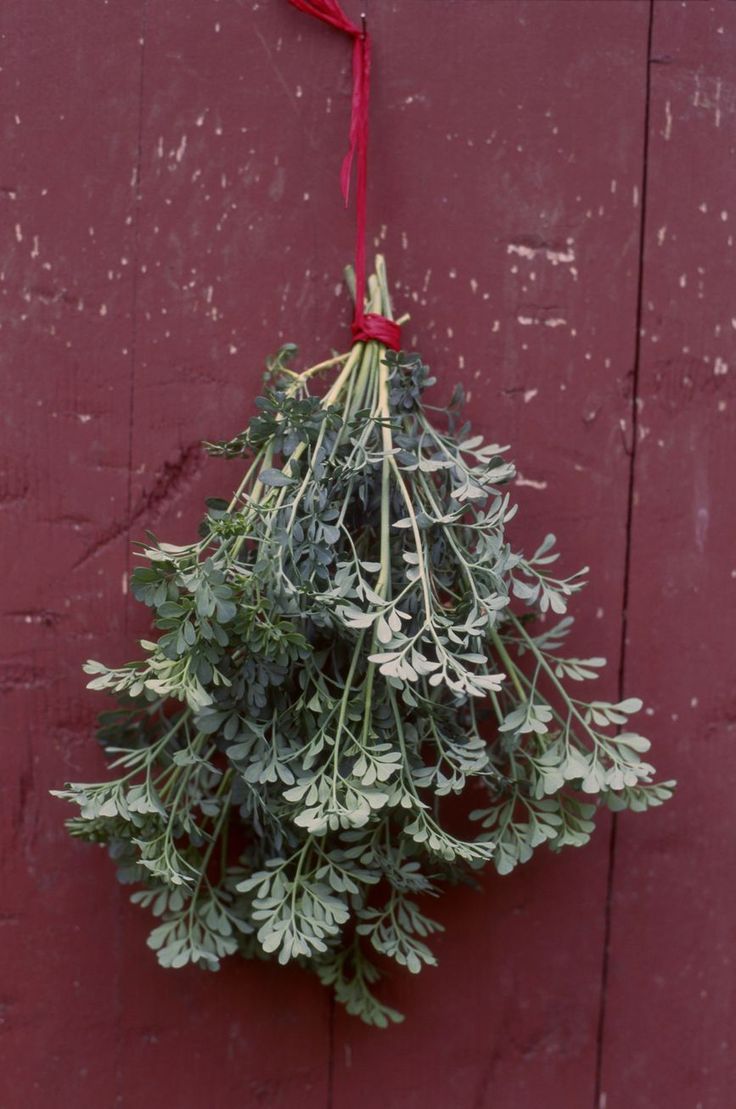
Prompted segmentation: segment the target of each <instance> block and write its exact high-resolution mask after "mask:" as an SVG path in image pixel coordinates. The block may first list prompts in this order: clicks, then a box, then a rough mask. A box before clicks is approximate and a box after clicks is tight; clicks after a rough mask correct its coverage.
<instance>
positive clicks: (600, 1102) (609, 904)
mask: <svg viewBox="0 0 736 1109" xmlns="http://www.w3.org/2000/svg"><path fill="white" fill-rule="evenodd" d="M654 4H655V0H649V18H648V23H647V34H646V58H645V84H644V136H643V149H642V172H641V214H640V217H639V259H638V267H637V294H636V314H635V321H636V322H635V328H636V330H635V334H634V366H633V374H632V387H631V448H630V452H629V473H628V494H627V505H626V542H625V550H624V573H623V597H622V614H621V640H620V644H619V668H618V696H619V699H620V700H622V699H623V697H624V685H625V676H626V647H627V641H628V625H629V587H630V578H631V552H632V534H633V520H634V492H635V481H636V454H637V446H638V441H639V403H638V401H639V378H640V365H641V339H642V318H643V308H644V249H645V243H646V229H647V188H648V179H649V174H648V170H649V128H650V115H651V112H650V108H651V65H652V63H651V56H652V37H653V29H654ZM617 839H618V817H617V815H616V814H615V813H614V814H613V815H612V818H611V831H610V836H609V841H608V872H607V877H606V900H605V908H604V928H603V960H602V965H601V985H600V1001H599V1009H598V1030H597V1035H596V1067H595V1093H594V1102H593V1109H605V1102H606V1099H605V1093H604V1091H603V1089H602V1081H603V1050H604V1041H605V1032H606V1015H607V1001H608V975H609V969H610V962H611V921H612V910H613V888H614V879H615V873H616V844H617Z"/></svg>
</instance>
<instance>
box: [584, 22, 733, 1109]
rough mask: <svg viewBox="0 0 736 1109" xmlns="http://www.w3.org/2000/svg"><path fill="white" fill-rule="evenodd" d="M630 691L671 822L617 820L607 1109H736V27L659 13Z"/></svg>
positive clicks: (664, 818)
mask: <svg viewBox="0 0 736 1109" xmlns="http://www.w3.org/2000/svg"><path fill="white" fill-rule="evenodd" d="M652 63H653V64H652V67H651V107H650V128H649V142H648V190H647V208H646V235H645V244H644V283H643V289H642V332H641V358H640V367H639V380H638V393H639V406H638V407H639V413H638V421H637V423H638V427H637V437H636V469H635V499H634V504H633V519H632V547H631V566H630V589H629V606H628V609H629V612H628V622H627V639H628V642H627V646H626V660H625V661H626V666H625V690H626V692H627V694H628V693H633V692H634V691H636V693H637V694H640V695H641V696H643V697H644V698H645V699H646V702H647V704H648V705H649V709H648V711H649V712H650V713H651V715H650V716H649V717H648V718H647V721H646V722H647V726H648V734H651V735H652V738H653V740H654V742H655V743H656V745H657V747H656V749H657V751H658V755H659V758H658V761H659V763H660V765H661V769H662V771H663V772H664V774H666V775H667V776H668V777H675V778H677V779H679V787H678V792H677V794H676V797H675V800H674V801H673V802H672V804H671V805H670V806H665V808H663V809H661V810H659V811H657V812H654V813H652V814H650V815H648V816H647V817H642V818H636V819H630V820H625V819H620V821H619V828H618V834H617V844H616V861H615V870H614V884H613V891H612V892H613V899H612V919H611V951H610V971H609V981H608V991H607V1004H606V1017H605V1025H604V1040H603V1046H604V1051H603V1064H604V1065H603V1076H602V1077H603V1081H602V1087H601V1091H602V1093H601V1101H600V1105H601V1109H624V1107H625V1109H629V1107H642V1109H644V1107H646V1109H659V1107H660V1106H662V1105H667V1106H672V1107H673V1109H695V1107H697V1106H700V1107H701V1109H720V1107H721V1106H726V1105H731V1104H732V1103H733V1088H734V1080H735V1079H736V1066H735V1065H734V1042H733V1032H734V1001H735V1000H736V999H735V996H734V970H733V960H734V940H735V939H736V935H735V934H734V932H735V930H734V909H735V907H736V899H735V897H734V892H733V883H732V882H731V880H730V877H729V875H731V874H732V873H733V870H734V865H735V864H736V836H734V829H733V815H732V814H733V800H732V789H733V782H734V778H735V776H736V754H735V747H734V739H735V738H736V725H735V721H736V707H735V705H734V696H733V682H732V680H731V676H732V673H733V629H734V622H735V619H736V596H735V594H736V556H735V554H734V538H736V508H735V507H734V498H733V490H732V479H731V474H732V473H733V468H734V465H736V437H735V436H734V405H735V404H736V395H735V394H734V373H735V372H736V311H734V308H735V306H736V299H735V297H734V290H735V288H736V265H735V263H734V257H735V248H734V237H735V236H736V207H735V206H734V197H736V160H735V159H734V154H735V153H736V10H734V6H733V4H728V3H723V2H720V3H711V4H697V3H688V4H667V3H656V4H655V6H654V25H653V37H652Z"/></svg>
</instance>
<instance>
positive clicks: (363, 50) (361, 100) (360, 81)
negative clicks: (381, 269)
mask: <svg viewBox="0 0 736 1109" xmlns="http://www.w3.org/2000/svg"><path fill="white" fill-rule="evenodd" d="M289 3H290V4H292V5H293V6H294V7H295V8H298V9H299V11H300V12H306V14H307V15H313V16H314V17H315V18H316V19H321V20H322V22H323V23H328V24H329V25H330V26H331V27H334V28H335V29H336V30H338V31H342V32H343V33H344V34H346V35H350V37H351V38H352V40H353V100H352V113H351V116H350V137H349V144H348V152H347V154H346V155H345V158H344V160H343V163H342V168H341V170H340V188H341V189H342V195H343V197H344V200H345V204H346V206H347V203H348V198H349V195H350V175H351V170H352V168H353V158H354V157H355V155H356V154H357V176H356V198H355V208H356V241H355V318H354V320H353V342H354V343H360V342H365V341H366V340H368V339H375V340H376V341H377V342H379V343H383V344H384V346H387V347H389V348H390V349H391V350H400V349H401V329H400V328H399V325H398V324H397V323H394V321H393V320H389V319H387V318H386V317H385V316H379V315H378V314H377V313H375V312H366V311H365V237H366V223H367V215H366V210H367V192H368V100H369V95H370V74H371V40H370V38H369V36H368V32H367V31H364V30H363V28H361V27H358V26H356V24H355V23H351V21H350V20H349V19H348V18H347V16H346V15H345V13H344V12H343V10H342V8H341V7H340V5H339V4H338V2H337V0H289Z"/></svg>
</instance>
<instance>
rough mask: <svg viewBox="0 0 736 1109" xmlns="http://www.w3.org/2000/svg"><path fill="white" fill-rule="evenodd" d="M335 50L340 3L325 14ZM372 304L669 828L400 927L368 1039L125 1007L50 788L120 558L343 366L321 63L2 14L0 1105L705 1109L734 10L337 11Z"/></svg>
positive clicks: (301, 39)
mask: <svg viewBox="0 0 736 1109" xmlns="http://www.w3.org/2000/svg"><path fill="white" fill-rule="evenodd" d="M346 6H347V7H348V9H349V10H350V12H351V14H354V15H355V14H357V13H358V10H359V9H358V8H356V6H355V4H347V5H346ZM366 6H367V8H368V18H369V20H370V26H371V29H372V31H373V34H374V37H375V51H376V53H375V83H374V87H375V94H374V102H373V113H372V135H373V142H372V178H371V186H370V218H371V223H372V227H373V228H374V229H375V234H376V243H377V244H380V246H381V248H382V249H384V250H385V251H386V252H387V255H388V259H389V272H390V275H391V277H392V279H393V284H394V287H395V291H396V301H397V306H398V307H399V308H400V309H401V310H404V309H408V310H410V311H411V314H412V323H411V325H410V328H409V331H410V333H412V334H413V336H415V337H416V343H417V345H418V348H419V349H420V350H421V351H422V352H423V354H424V355H425V357H426V358H427V359H428V360H429V361H430V363H431V364H432V366H433V368H434V369H435V370H436V371H437V372H438V374H439V377H440V380H441V384H440V385H439V386H438V390H439V393H440V394H441V395H447V394H449V391H450V389H451V387H452V385H453V383H454V382H455V381H456V380H457V379H462V380H463V381H464V382H465V384H466V386H467V387H468V389H469V390H470V392H471V394H472V407H473V411H474V418H475V422H476V423H477V425H478V428H479V430H482V431H484V432H486V433H488V434H489V435H491V436H493V437H494V438H499V439H501V440H503V441H508V442H511V443H512V444H513V456H514V457H515V459H516V460H517V462H518V465H519V469H520V472H521V481H520V482H519V488H518V496H519V499H520V500H521V502H522V513H521V514H520V517H519V519H518V524H517V525H516V526H515V528H516V530H515V536H516V538H517V539H518V541H519V542H522V543H523V542H533V541H534V540H535V539H537V538H539V537H541V536H543V535H544V534H545V533H546V531H547V530H549V528H550V527H554V528H555V529H556V530H557V532H558V535H559V536H560V539H561V545H562V547H563V550H564V551H566V552H568V553H567V559H566V565H567V566H568V567H569V568H570V569H571V570H572V569H574V568H577V566H579V565H581V564H584V563H589V564H590V565H591V566H592V568H593V573H592V584H591V586H590V588H589V589H588V591H587V592H586V593H585V594H584V595H583V596H582V598H581V599H580V601H579V603H578V605H577V612H578V614H579V621H578V630H577V643H578V644H579V648H580V653H581V654H582V655H585V654H586V652H587V653H588V654H605V655H607V657H608V659H609V661H610V666H609V670H608V677H607V678H606V690H605V692H606V693H610V694H616V693H617V692H619V691H621V692H622V693H623V694H625V695H634V694H637V695H641V696H643V697H645V698H646V699H647V703H648V705H649V706H650V709H649V712H650V715H649V718H648V720H647V723H648V726H649V732H650V734H651V735H652V736H653V738H654V740H655V741H656V756H657V760H656V761H657V763H658V765H659V767H660V768H661V770H662V772H663V776H665V777H670V776H676V777H678V778H679V779H680V782H681V785H680V789H679V792H678V794H677V797H676V800H675V801H673V802H672V803H670V805H669V806H667V807H666V808H665V809H663V810H661V811H656V812H653V813H652V814H650V815H648V816H645V817H638V816H633V815H628V814H626V815H624V816H623V817H622V818H620V819H619V820H618V821H617V827H616V828H614V827H613V826H612V824H611V823H610V822H609V823H608V824H607V823H606V821H605V820H604V821H603V822H602V825H601V829H600V831H599V832H598V834H597V837H596V839H595V842H594V844H593V845H592V846H591V847H590V848H588V849H586V850H585V851H582V852H579V853H578V852H573V851H568V852H567V853H566V854H563V855H562V856H561V857H559V858H554V857H552V856H549V857H535V860H534V861H533V862H532V863H531V864H529V865H528V866H527V867H526V868H522V870H520V871H519V872H516V873H515V874H514V875H513V876H511V877H508V878H504V879H498V878H489V879H488V881H487V883H486V889H485V892H484V893H483V894H482V895H479V894H478V893H475V892H471V891H466V892H463V891H459V892H456V893H454V894H453V895H452V896H450V897H447V898H446V899H445V903H443V905H442V906H441V907H439V909H438V912H439V915H440V917H441V919H442V920H443V922H444V923H445V925H446V927H447V931H446V933H445V934H444V935H443V936H442V937H441V938H440V939H439V940H438V941H437V942H436V944H435V947H436V950H437V952H438V955H439V959H440V966H439V968H438V969H437V970H434V971H426V972H425V973H423V974H422V975H421V976H420V978H419V979H413V978H412V979H409V977H408V976H407V977H402V976H401V975H396V976H395V977H394V979H393V981H392V983H391V984H390V985H389V986H388V988H387V995H388V997H389V1000H390V1001H392V1002H394V1003H396V1004H397V1005H398V1006H399V1007H401V1008H403V1009H404V1010H405V1011H406V1013H407V1020H406V1022H405V1024H404V1025H402V1026H401V1027H400V1028H398V1029H397V1030H393V1031H391V1032H390V1033H381V1032H377V1031H374V1030H369V1029H366V1028H364V1027H363V1026H361V1025H360V1024H358V1023H356V1022H355V1021H354V1020H352V1019H350V1018H348V1017H345V1016H344V1015H343V1014H342V1013H341V1012H334V1013H333V1011H332V1009H331V1006H330V1003H329V999H328V997H327V995H326V994H325V993H323V992H322V990H321V989H320V987H319V986H318V985H316V984H315V983H314V982H313V981H312V980H311V978H308V977H307V976H306V975H303V974H302V973H301V972H299V971H298V970H294V971H284V970H282V969H280V968H274V967H271V966H263V965H252V964H246V963H237V962H234V963H232V964H231V965H230V966H228V967H226V969H225V970H223V972H221V973H220V974H219V975H206V974H204V973H200V972H198V971H197V970H196V969H191V970H185V971H179V972H171V971H163V970H161V969H159V968H158V967H157V966H156V964H155V961H154V958H153V956H152V954H151V953H150V952H147V950H146V949H145V947H144V936H145V931H146V921H145V920H144V918H143V915H142V914H141V913H140V912H139V910H137V909H135V908H134V907H132V906H131V905H129V903H128V901H127V895H126V893H125V892H124V891H122V890H121V889H119V888H118V887H117V886H116V884H115V882H114V878H113V875H112V869H111V867H110V865H109V863H108V861H107V860H106V858H105V857H104V855H103V854H102V853H97V852H95V851H93V850H91V849H90V848H88V847H85V846H83V845H79V844H74V843H73V842H71V841H69V840H68V838H67V837H66V835H65V833H64V830H63V827H62V820H63V818H64V816H65V815H66V814H65V812H64V810H63V808H62V806H61V805H60V803H59V802H56V801H53V800H51V799H50V798H49V797H48V796H47V790H48V789H49V788H50V787H52V786H58V785H59V783H60V782H62V781H63V780H65V779H69V778H76V779H80V778H81V779H83V778H85V777H88V778H89V777H94V776H98V775H99V774H100V773H101V772H102V760H101V758H100V756H99V754H98V751H97V748H96V746H95V744H94V741H93V739H92V725H93V719H94V714H95V712H96V710H97V708H98V707H99V703H96V702H95V701H94V699H93V698H92V697H91V696H90V695H89V694H87V693H86V692H85V691H84V688H83V685H84V682H83V677H82V675H81V672H80V665H81V662H82V661H83V660H84V659H85V658H87V657H88V656H93V657H103V658H105V659H109V660H111V661H114V660H122V659H124V658H125V657H127V655H128V653H129V649H130V645H131V643H132V641H133V639H134V637H135V636H136V635H137V634H141V633H142V632H143V631H144V628H145V616H144V617H143V618H142V616H141V613H139V612H137V611H136V606H135V605H133V604H131V603H130V599H129V598H128V597H127V595H126V593H125V587H124V583H125V576H126V574H127V572H128V568H129V566H130V564H131V554H130V549H131V548H130V544H131V541H132V540H134V539H136V538H137V537H139V536H140V535H141V534H142V532H143V530H144V529H145V528H146V527H151V528H153V529H154V530H156V532H157V533H159V534H161V535H163V536H164V537H166V538H169V539H171V540H173V541H177V540H179V539H184V538H186V537H187V536H189V535H191V533H192V530H193V528H194V526H195V522H196V520H197V519H198V513H199V508H200V506H201V503H202V500H203V498H204V496H206V495H210V494H213V493H225V494H227V493H229V491H230V489H231V487H232V485H233V483H234V479H233V471H232V469H231V468H229V467H228V464H225V463H221V462H213V461H205V457H204V455H203V453H202V452H201V451H200V449H199V446H198V444H199V442H200V440H201V439H203V438H212V437H220V436H226V435H229V434H230V433H234V432H235V431H237V430H239V429H240V427H241V426H242V425H243V423H244V420H245V418H246V416H247V414H248V412H249V410H250V404H251V401H252V397H253V395H254V392H255V390H256V388H257V386H258V384H259V380H260V373H261V367H262V363H263V360H264V357H265V356H266V354H267V353H268V352H270V351H272V350H274V349H275V348H276V347H277V346H278V344H279V343H280V342H281V341H282V340H293V341H296V342H298V343H300V345H301V346H302V348H303V350H304V352H305V355H306V356H308V357H310V358H311V359H312V360H316V359H317V358H318V357H319V356H320V355H321V354H322V353H323V352H324V351H326V350H328V349H329V348H330V347H331V346H332V345H333V344H334V345H336V346H338V347H341V346H342V345H344V343H345V340H346V336H347V334H348V332H347V330H346V328H347V323H348V319H349V308H348V303H347V298H346V297H345V295H344V292H343V291H342V290H340V289H339V288H338V283H339V281H340V275H341V272H342V267H343V265H344V263H345V262H346V261H347V260H349V258H350V256H351V251H352V237H353V228H352V220H351V218H350V217H349V216H347V215H346V214H345V213H344V212H343V211H342V209H341V207H340V202H339V197H338V192H337V171H338V166H339V161H340V158H341V155H342V152H343V149H344V146H345V140H346V132H347V117H348V111H349V92H350V79H349V53H350V52H349V49H347V48H346V44H345V42H344V41H343V40H342V39H341V38H340V37H339V36H338V35H335V34H333V33H331V32H330V31H329V30H328V29H326V28H323V27H320V26H319V25H317V24H315V23H312V22H310V21H309V20H307V19H306V18H305V17H304V16H301V15H300V14H299V13H297V12H296V11H294V10H292V9H290V8H289V7H288V6H287V4H286V0H261V2H260V3H251V2H245V0H219V2H218V0H125V2H124V3H108V2H102V0H70V2H69V3H66V4H63V5H59V4H48V3H44V2H43V0H24V2H22V3H21V2H16V3H13V2H12V0H11V3H9V4H6V5H4V7H3V10H2V12H1V13H0V20H2V24H3V29H4V32H5V37H4V43H5V45H4V50H3V60H2V65H3V70H2V73H0V81H2V84H3V91H2V97H1V98H0V104H1V105H2V112H3V118H2V147H3V157H2V170H1V176H0V212H1V213H2V225H1V226H0V244H1V245H0V251H1V254H2V258H1V264H0V278H1V280H0V291H1V292H2V297H1V298H0V305H1V306H2V328H3V336H4V340H3V355H2V357H3V372H4V378H3V380H4V387H3V401H4V403H3V412H2V421H3V435H2V443H1V444H0V451H1V452H2V458H1V463H2V465H1V466H0V469H1V470H2V485H1V487H0V526H1V527H2V536H3V573H2V580H3V583H4V585H5V589H4V603H3V616H2V627H3V633H4V634H3V637H2V662H1V664H0V667H1V668H0V693H1V694H2V725H3V732H4V736H5V738H4V743H3V759H4V769H3V774H2V781H1V783H0V788H2V791H3V798H2V809H1V811H0V820H1V821H2V825H1V835H2V841H1V842H2V851H1V854H0V866H1V867H2V871H1V877H0V898H1V901H2V905H1V907H0V976H1V981H0V1022H1V1023H0V1030H1V1035H0V1052H1V1053H2V1066H1V1068H0V1105H2V1106H3V1109H36V1107H38V1109H48V1107H61V1109H66V1107H67V1106H70V1107H71V1106H74V1107H75V1109H107V1107H111V1109H112V1107H114V1106H124V1107H138V1106H142V1105H144V1104H145V1105H148V1104H156V1105H160V1106H162V1107H164V1109H190V1107H192V1109H193V1107H195V1106H216V1107H218V1109H219V1107H220V1106H222V1107H231V1106H232V1107H235V1106H238V1107H247V1109H250V1107H256V1106H269V1107H271V1106H273V1107H278V1109H297V1107H299V1109H328V1107H331V1109H374V1107H381V1109H399V1107H401V1109H420V1107H421V1109H455V1107H458V1109H491V1107H492V1109H527V1107H529V1109H532V1107H534V1109H536V1106H541V1105H544V1106H545V1107H546V1109H604V1107H605V1109H637V1107H642V1109H643V1107H647V1109H725V1107H727V1106H730V1105H732V1104H734V1101H733V1083H734V1079H735V1078H736V1074H734V1065H733V1062H732V1055H731V1054H730V1050H732V1049H731V1048H730V1046H729V1041H730V1035H731V1033H732V1030H733V1025H732V1022H733V1009H732V1007H731V1005H732V1002H733V995H734V972H733V958H734V955H733V938H734V937H733V921H734V893H733V881H732V874H733V868H734V863H735V862H736V858H735V857H734V856H735V855H736V848H735V844H734V834H733V822H732V819H731V816H730V808H731V805H730V799H731V795H732V783H733V780H734V771H736V764H735V758H736V756H735V755H734V752H735V751H736V744H735V743H734V740H735V739H736V735H734V720H735V719H736V706H734V702H733V685H732V669H733V650H732V646H731V644H732V629H733V616H734V609H735V608H736V602H735V601H734V594H735V593H736V555H735V554H734V538H735V536H736V529H735V524H736V520H735V519H734V509H733V504H734V498H733V471H734V465H735V464H736V437H735V436H734V404H735V400H734V395H733V380H734V377H736V296H735V295H734V294H735V288H736V286H735V282H734V262H733V258H734V253H735V251H734V242H733V237H734V235H736V202H735V201H734V197H735V196H736V160H735V159H734V145H735V142H736V8H735V7H734V5H733V4H730V3H727V2H726V0H713V2H706V0H690V2H688V3H679V2H678V3H675V2H672V0H655V2H654V3H653V4H652V5H650V4H649V3H648V2H646V0H595V2H591V0H566V2H564V3H563V2H551V0H531V2H527V0H523V2H522V0H516V2H510V0H498V2H490V0H462V2H460V0H456V2H454V3H452V2H451V0H380V2H379V0H369V2H368V3H367V5H366Z"/></svg>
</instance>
